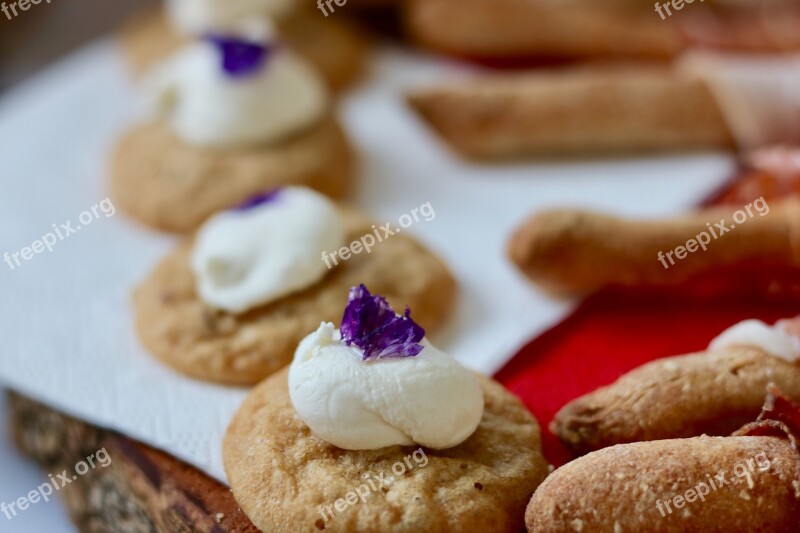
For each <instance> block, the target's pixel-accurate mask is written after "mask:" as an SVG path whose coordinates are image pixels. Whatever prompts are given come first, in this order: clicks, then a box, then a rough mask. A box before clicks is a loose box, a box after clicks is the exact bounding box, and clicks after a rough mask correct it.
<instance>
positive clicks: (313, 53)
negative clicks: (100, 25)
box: [120, 9, 368, 90]
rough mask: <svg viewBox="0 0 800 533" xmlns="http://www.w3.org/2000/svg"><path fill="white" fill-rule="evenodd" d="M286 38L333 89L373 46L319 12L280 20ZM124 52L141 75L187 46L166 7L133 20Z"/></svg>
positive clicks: (356, 71)
mask: <svg viewBox="0 0 800 533" xmlns="http://www.w3.org/2000/svg"><path fill="white" fill-rule="evenodd" d="M280 30H281V36H282V39H283V40H284V41H285V42H286V43H287V44H288V45H289V46H290V47H291V48H293V49H294V50H296V51H297V52H298V53H299V54H300V55H301V56H303V57H304V58H305V59H307V60H308V61H310V62H311V63H312V64H313V65H314V66H315V67H316V68H317V70H318V71H319V72H320V74H321V75H322V77H323V78H325V79H326V80H327V82H328V85H329V86H330V87H331V89H333V90H338V89H342V88H344V87H345V86H346V85H348V84H350V83H351V82H353V81H354V80H355V79H356V78H357V77H358V76H359V75H360V74H361V71H362V70H363V68H364V62H365V61H366V56H367V51H368V45H367V39H365V38H364V37H363V36H362V34H360V33H359V31H358V30H357V29H356V28H355V27H353V26H352V25H351V24H349V23H347V22H345V21H342V20H332V19H331V17H328V18H327V19H326V18H325V17H324V16H323V15H322V14H321V13H319V12H318V11H315V10H312V9H299V10H298V11H297V13H296V14H294V15H292V16H290V17H288V18H287V19H286V20H283V21H281V24H280ZM120 41H121V43H122V49H123V51H124V53H125V55H126V56H127V58H128V61H129V62H130V64H131V66H132V68H133V70H134V72H135V73H136V74H141V73H143V72H144V71H146V70H148V69H149V68H150V67H152V66H153V65H154V64H155V63H156V62H157V61H159V60H161V59H164V58H166V57H167V56H168V55H169V54H171V53H173V52H175V51H176V50H177V49H178V48H179V47H180V46H181V45H183V44H185V43H186V41H187V40H186V38H185V37H182V36H181V35H179V34H178V33H177V32H176V31H175V30H173V29H172V28H171V27H170V24H169V20H168V19H167V16H166V13H165V12H164V10H163V9H152V10H147V11H144V12H142V13H140V14H138V15H136V16H134V17H133V18H132V19H131V20H130V21H129V22H128V23H127V24H126V25H125V26H124V27H123V29H122V32H121V34H120Z"/></svg>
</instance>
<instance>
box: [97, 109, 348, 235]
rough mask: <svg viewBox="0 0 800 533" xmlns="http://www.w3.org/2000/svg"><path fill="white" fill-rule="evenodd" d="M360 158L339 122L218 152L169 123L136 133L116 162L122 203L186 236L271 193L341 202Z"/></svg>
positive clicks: (114, 183) (116, 193) (114, 178)
mask: <svg viewBox="0 0 800 533" xmlns="http://www.w3.org/2000/svg"><path fill="white" fill-rule="evenodd" d="M354 166H355V163H354V157H353V154H352V150H351V147H350V145H349V143H348V141H347V139H346V137H345V134H344V132H343V131H342V129H341V128H340V126H339V125H338V124H337V122H336V120H335V119H334V118H333V117H328V118H326V119H324V120H323V121H322V122H321V123H319V124H318V125H316V126H314V127H313V128H312V129H310V130H308V131H306V132H304V133H302V134H300V135H298V136H295V137H293V138H291V139H289V140H287V141H285V142H282V143H279V144H277V145H274V146H259V147H254V148H242V149H227V150H214V149H209V148H203V147H196V146H192V145H190V144H188V143H186V142H184V141H182V140H181V139H180V138H178V136H177V135H176V134H175V133H173V131H172V129H171V128H170V126H169V125H168V124H167V123H164V122H155V123H149V124H145V125H141V126H139V127H136V128H135V129H133V130H132V131H130V132H129V133H128V134H127V135H125V137H124V138H123V139H122V141H121V142H120V144H119V146H118V147H117V149H116V153H115V154H114V157H113V162H112V174H111V196H112V198H113V199H114V203H115V204H116V205H118V206H119V207H121V208H122V209H123V210H124V211H126V212H127V213H128V214H129V215H131V216H132V217H134V218H136V219H137V220H139V221H140V222H143V223H144V224H147V225H149V226H153V227H155V228H158V229H161V230H165V231H172V232H178V233H185V232H189V231H192V230H194V229H196V228H197V227H198V226H199V225H200V224H201V223H202V222H203V221H204V220H205V219H206V218H208V217H209V216H210V215H212V214H214V213H215V212H217V211H220V210H222V209H226V208H228V207H232V206H234V205H237V204H238V203H240V202H242V201H244V200H245V199H247V198H249V197H250V196H252V195H254V194H257V193H259V192H262V191H264V190H269V189H274V188H276V187H281V186H287V185H305V186H308V187H311V188H312V189H316V190H317V191H319V192H322V193H323V194H326V195H328V196H331V197H334V198H339V197H341V196H342V195H343V194H344V193H345V192H346V191H347V189H348V188H349V186H350V184H351V181H352V180H353V174H354Z"/></svg>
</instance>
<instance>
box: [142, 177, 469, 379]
mask: <svg viewBox="0 0 800 533" xmlns="http://www.w3.org/2000/svg"><path fill="white" fill-rule="evenodd" d="M375 227H376V225H375V224H374V223H373V221H371V220H370V219H369V218H367V217H365V216H363V215H361V214H358V213H356V212H354V211H352V210H350V209H344V208H341V207H338V206H336V205H335V204H333V203H332V202H331V201H330V200H328V199H327V198H325V197H324V196H322V195H320V194H318V193H316V192H314V191H311V190H309V189H303V188H292V187H289V188H285V189H281V190H280V191H278V192H273V193H270V194H266V195H260V196H257V197H255V198H254V199H253V200H251V201H249V202H247V203H246V204H245V205H244V206H242V207H240V208H237V209H233V210H229V211H225V212H223V213H219V214H218V215H215V216H214V217H213V218H211V219H210V220H209V221H208V222H206V223H205V224H204V225H203V227H202V228H201V229H200V231H199V232H198V233H197V234H196V236H195V237H194V238H193V239H191V240H187V241H186V242H184V243H183V244H181V245H179V246H178V248H177V249H176V250H175V251H173V252H172V253H170V254H169V255H168V256H167V257H166V258H165V259H164V260H163V261H162V262H161V263H160V264H159V265H158V266H157V267H156V268H155V270H154V271H153V272H152V273H151V274H150V275H149V277H148V278H147V279H146V280H145V281H144V282H143V283H142V284H141V286H140V287H139V288H138V289H137V290H136V292H135V294H134V308H135V318H136V326H137V330H138V333H139V337H140V338H141V340H142V342H143V344H144V346H145V347H146V348H147V349H148V350H149V351H150V352H152V353H153V354H154V355H155V356H156V357H158V358H159V359H160V360H161V361H163V362H165V363H167V364H168V365H170V366H172V367H174V368H176V369H177V370H179V371H181V372H183V373H185V374H188V375H190V376H193V377H196V378H200V379H206V380H210V381H216V382H222V383H230V384H241V385H248V384H254V383H258V382H259V381H261V380H262V379H264V378H265V377H266V376H268V375H269V374H271V373H273V372H275V371H277V370H279V369H280V368H281V367H283V366H285V365H287V364H288V363H289V362H290V361H291V358H292V354H293V353H294V350H295V348H296V347H297V344H298V342H299V341H300V340H301V339H302V338H303V337H304V336H305V335H306V334H307V333H308V332H309V331H310V330H312V329H314V328H316V327H317V326H318V325H319V324H320V322H323V321H336V320H338V319H339V317H340V316H341V315H340V313H341V301H342V299H343V298H344V297H345V296H346V295H347V291H348V290H349V288H350V287H352V286H353V285H357V284H359V283H362V282H363V283H367V284H369V285H370V286H372V287H374V288H375V289H376V290H379V291H380V292H381V294H383V295H385V296H386V297H387V299H388V300H389V302H391V303H392V304H394V305H399V306H405V305H408V306H409V307H412V308H413V309H414V310H415V318H416V319H417V320H418V321H419V323H420V324H422V325H424V326H425V327H426V328H435V327H436V326H437V325H439V324H440V323H441V322H442V321H443V319H444V318H445V317H446V315H447V314H448V312H449V311H450V309H451V307H452V303H453V301H454V298H455V294H456V282H455V280H454V279H453V277H452V276H451V274H450V272H449V271H448V269H447V268H446V266H445V265H444V264H443V263H442V261H441V260H440V259H438V258H437V257H436V256H435V255H434V254H433V253H431V252H430V251H428V250H427V249H426V248H424V247H423V246H422V245H420V244H419V243H418V242H416V241H415V240H414V239H413V238H412V237H410V236H409V235H407V234H405V233H402V234H397V235H391V236H389V237H386V238H384V237H383V236H382V235H379V237H380V240H378V238H377V237H375V238H371V239H367V238H366V236H373V237H374V235H375V231H376V229H375ZM362 238H364V240H365V241H367V243H369V241H370V240H371V241H372V244H373V245H372V246H371V248H370V250H369V251H367V250H366V249H365V248H364V249H362V250H361V252H360V253H358V254H353V255H352V256H350V258H349V259H348V260H346V261H343V260H342V259H341V258H340V257H337V258H333V259H331V258H330V257H328V261H327V262H326V261H325V257H324V256H323V253H324V252H327V253H330V252H332V251H334V250H339V249H340V248H341V247H342V246H346V245H349V244H351V243H352V242H355V241H359V243H360V242H361V241H360V240H361V239H362ZM329 267H330V269H329Z"/></svg>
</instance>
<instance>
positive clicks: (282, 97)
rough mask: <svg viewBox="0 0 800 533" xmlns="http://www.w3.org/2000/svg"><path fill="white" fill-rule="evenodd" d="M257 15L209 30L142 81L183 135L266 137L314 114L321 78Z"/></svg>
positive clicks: (210, 140) (287, 131)
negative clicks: (220, 31)
mask: <svg viewBox="0 0 800 533" xmlns="http://www.w3.org/2000/svg"><path fill="white" fill-rule="evenodd" d="M270 35H271V30H270V29H269V27H268V26H266V25H264V24H260V23H258V22H257V21H251V23H248V24H243V25H240V26H239V27H238V30H237V31H235V32H231V33H230V34H225V35H217V34H215V35H208V36H206V37H204V38H203V39H201V40H198V41H197V42H195V43H193V44H190V45H188V46H187V47H185V48H184V49H183V50H181V51H179V52H177V53H176V54H175V55H173V56H172V57H171V58H169V59H167V60H165V61H164V62H163V63H161V64H160V65H158V66H157V67H155V68H154V70H153V72H152V73H151V75H150V77H149V78H148V80H147V82H146V84H145V87H146V92H147V93H148V97H149V100H150V101H152V102H153V105H152V107H153V108H154V111H155V113H156V115H157V116H158V118H161V119H164V120H167V121H168V122H169V123H170V125H171V126H172V128H173V130H174V131H175V133H176V134H177V135H178V136H179V137H180V138H181V140H183V141H184V142H186V143H188V144H192V145H197V146H203V147H215V148H235V147H242V146H249V145H258V144H272V143H276V142H280V141H283V140H286V139H287V138H289V137H291V136H292V135H294V134H296V133H298V132H300V131H301V130H303V129H305V128H308V127H310V126H311V125H313V124H314V123H316V122H318V121H320V120H321V119H322V118H323V117H324V115H325V112H326V110H327V108H328V94H327V89H326V87H325V83H324V82H323V81H322V79H321V78H320V76H319V75H318V74H317V73H316V71H315V70H314V69H313V67H311V66H310V65H308V64H307V63H306V61H305V60H303V59H302V58H300V57H298V56H296V55H295V54H294V53H293V52H291V51H290V50H288V49H286V48H285V47H283V46H280V45H277V44H275V43H273V42H271V41H272V38H271V37H270Z"/></svg>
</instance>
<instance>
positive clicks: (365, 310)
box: [341, 285, 425, 361]
mask: <svg viewBox="0 0 800 533" xmlns="http://www.w3.org/2000/svg"><path fill="white" fill-rule="evenodd" d="M341 332H342V340H343V341H344V342H345V344H347V345H348V346H351V345H353V344H355V345H356V346H358V347H359V348H361V350H362V351H363V352H364V361H373V360H376V359H383V358H390V357H414V356H415V355H419V353H420V352H421V351H422V348H423V347H422V345H421V344H419V342H420V341H421V340H422V339H423V337H425V330H424V329H422V328H421V327H420V326H419V325H418V324H417V323H416V322H414V321H413V320H412V319H411V311H410V310H409V309H408V308H406V312H405V314H404V315H403V316H397V314H396V313H395V312H394V310H393V309H392V308H391V307H389V304H388V303H387V302H386V300H385V299H384V298H383V297H381V296H378V295H375V296H373V295H371V294H370V293H369V291H368V290H367V288H366V287H365V286H364V285H359V286H358V287H353V288H352V289H350V296H349V300H348V302H347V307H345V309H344V316H342V327H341Z"/></svg>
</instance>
